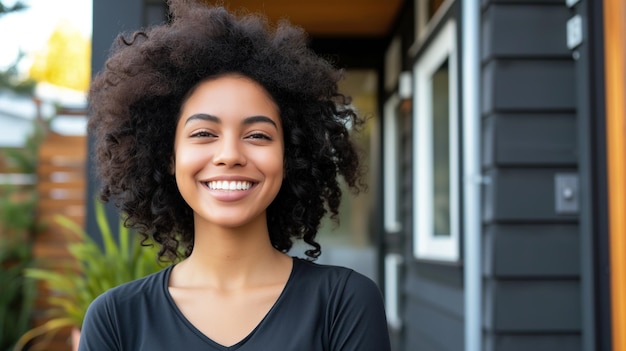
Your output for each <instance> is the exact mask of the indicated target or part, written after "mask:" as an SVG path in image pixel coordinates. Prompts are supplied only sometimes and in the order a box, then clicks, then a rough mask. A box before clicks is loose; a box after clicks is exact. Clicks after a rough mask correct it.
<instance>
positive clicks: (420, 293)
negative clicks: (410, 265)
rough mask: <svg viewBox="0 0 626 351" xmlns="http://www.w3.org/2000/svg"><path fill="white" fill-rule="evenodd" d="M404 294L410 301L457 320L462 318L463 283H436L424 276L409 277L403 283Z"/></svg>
mask: <svg viewBox="0 0 626 351" xmlns="http://www.w3.org/2000/svg"><path fill="white" fill-rule="evenodd" d="M404 290H405V293H406V294H407V295H409V296H410V297H411V298H412V299H416V300H420V301H423V303H424V304H428V305H431V306H432V307H433V308H435V309H437V310H439V311H441V313H446V314H449V315H452V316H456V317H457V318H459V319H460V318H463V313H464V311H463V283H462V281H457V282H454V283H452V284H450V281H447V282H446V281H441V280H440V281H436V280H433V279H429V278H428V277H426V276H417V275H409V276H408V277H407V279H406V281H405V289H404Z"/></svg>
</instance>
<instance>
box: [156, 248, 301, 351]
mask: <svg viewBox="0 0 626 351" xmlns="http://www.w3.org/2000/svg"><path fill="white" fill-rule="evenodd" d="M298 263H299V261H298V259H297V258H296V257H292V266H291V272H290V273H289V277H288V278H287V282H286V283H285V286H284V287H283V289H282V291H281V292H280V294H279V295H278V298H277V299H276V301H274V303H273V304H272V307H270V309H269V310H268V311H267V313H266V314H265V315H264V316H263V318H261V320H260V321H259V323H258V324H257V325H256V326H255V327H254V328H253V329H252V331H250V333H248V335H246V336H245V337H243V339H241V340H240V341H238V342H236V343H235V344H233V345H231V346H225V345H222V344H220V343H218V342H217V341H215V340H213V339H211V338H210V337H209V336H208V335H206V334H205V333H203V332H202V331H201V330H200V329H198V328H197V327H196V326H195V325H194V324H193V323H191V321H190V320H189V319H188V318H187V317H186V316H185V315H184V314H183V312H182V311H181V309H180V308H179V307H178V305H177V304H176V302H175V301H174V298H173V297H172V294H171V293H170V291H169V281H170V275H171V273H172V270H173V268H174V266H175V265H172V266H170V267H168V269H167V271H166V272H165V275H164V279H163V285H162V287H163V293H164V294H165V297H166V299H167V301H168V302H169V303H170V307H171V308H172V309H173V310H174V312H175V314H176V315H177V316H178V317H179V318H180V319H181V320H182V321H183V323H184V324H185V325H186V326H187V327H188V328H189V329H190V330H191V331H192V332H193V333H194V334H196V335H198V336H199V337H200V338H201V339H203V340H204V341H205V342H207V343H208V344H210V345H211V346H213V347H214V348H215V349H217V350H220V351H234V350H237V349H239V348H240V347H242V346H243V345H245V344H246V342H247V341H248V340H250V338H252V337H253V336H254V334H255V333H256V332H257V330H259V329H260V328H261V327H262V326H263V324H265V321H266V320H267V319H268V318H269V317H270V316H271V315H272V314H274V311H275V310H276V309H277V308H278V305H280V303H281V301H282V300H284V296H285V295H286V294H287V292H288V290H289V287H290V286H291V285H292V284H291V282H292V280H293V277H294V275H295V273H294V272H295V271H296V266H297V264H298Z"/></svg>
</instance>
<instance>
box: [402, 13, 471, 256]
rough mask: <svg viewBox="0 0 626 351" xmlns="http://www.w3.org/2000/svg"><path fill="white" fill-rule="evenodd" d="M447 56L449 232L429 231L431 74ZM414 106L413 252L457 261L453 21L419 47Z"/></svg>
mask: <svg viewBox="0 0 626 351" xmlns="http://www.w3.org/2000/svg"><path fill="white" fill-rule="evenodd" d="M446 59H447V60H448V74H449V76H448V77H449V78H448V79H449V83H448V89H449V90H448V91H449V104H450V105H449V115H448V118H449V143H450V144H449V152H450V154H449V160H450V170H449V171H450V192H449V196H450V198H449V203H450V233H446V234H449V235H443V236H442V235H439V236H436V235H434V234H433V231H434V213H433V208H432V203H433V184H434V182H433V179H432V173H433V160H432V154H433V140H432V139H433V136H432V106H431V105H432V83H431V78H432V76H433V74H434V73H435V72H436V71H437V70H438V69H439V67H441V64H442V63H443V62H445V60H446ZM413 70H414V75H413V76H414V90H413V91H414V97H415V98H414V110H413V155H414V157H415V163H414V171H413V189H414V190H413V201H414V203H413V211H414V215H413V218H414V221H413V223H414V224H413V253H414V256H415V258H417V259H424V260H434V261H446V262H458V261H459V256H460V243H459V241H460V221H461V218H460V189H459V187H460V186H459V177H460V176H459V169H460V163H459V162H460V157H459V136H460V133H459V120H458V83H459V82H458V79H459V74H458V72H457V71H458V70H457V42H456V23H455V21H454V20H449V21H448V22H447V23H446V24H445V25H444V26H443V27H442V28H441V30H440V31H439V32H438V33H437V34H436V36H435V37H434V39H433V41H432V42H431V43H430V44H429V45H428V47H427V48H425V50H424V51H423V54H422V55H421V56H420V57H419V58H418V60H417V62H416V64H415V66H414V69H413Z"/></svg>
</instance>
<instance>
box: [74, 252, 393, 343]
mask: <svg viewBox="0 0 626 351" xmlns="http://www.w3.org/2000/svg"><path fill="white" fill-rule="evenodd" d="M171 271H172V266H170V267H168V268H165V269H163V270H162V271H160V272H158V273H155V274H152V275H149V276H147V277H145V278H142V279H139V280H135V281H133V282H130V283H126V284H123V285H120V286H118V287H116V288H113V289H111V290H109V291H107V292H106V293H104V294H102V295H100V296H99V297H98V298H97V299H96V300H94V302H93V303H92V304H91V306H90V307H89V310H88V311H87V315H86V316H85V321H84V323H83V326H82V335H81V341H80V346H79V351H113V350H116V351H142V350H146V351H148V350H149V351H157V350H181V351H195V350H207V351H234V350H237V351H291V350H293V351H307V350H311V351H318V350H319V351H339V350H341V351H388V350H390V345H389V334H388V331H387V323H386V320H385V311H384V307H383V302H382V297H381V294H380V290H379V289H378V287H377V286H376V284H375V283H374V282H373V281H372V280H370V279H369V278H367V277H365V276H363V275H361V274H359V273H357V272H355V271H353V270H351V269H348V268H343V267H337V266H329V265H320V264H316V263H312V262H309V261H305V260H302V259H299V258H294V259H293V269H292V272H291V275H290V276H289V280H288V281H287V284H286V285H285V288H284V289H283V291H282V293H281V295H280V296H279V298H278V300H276V302H275V304H274V305H273V306H272V308H271V309H270V311H269V312H268V313H267V315H266V316H265V317H264V318H263V320H262V321H261V322H260V323H259V324H258V325H257V327H256V328H255V329H254V330H253V331H252V332H251V333H250V334H249V335H248V336H246V337H245V338H244V339H243V340H241V341H240V342H238V343H237V344H235V345H232V346H229V347H226V346H223V345H220V344H218V343H216V342H215V341H213V340H211V339H210V338H208V337H207V336H206V335H204V334H203V333H202V332H200V331H199V330H198V329H197V328H196V327H194V325H193V324H191V323H190V322H189V321H188V320H187V319H186V318H185V316H184V315H183V314H182V313H181V312H180V310H179V309H178V307H177V306H176V304H175V303H174V300H173V299H172V297H171V295H170V293H169V290H168V282H169V276H170V273H171Z"/></svg>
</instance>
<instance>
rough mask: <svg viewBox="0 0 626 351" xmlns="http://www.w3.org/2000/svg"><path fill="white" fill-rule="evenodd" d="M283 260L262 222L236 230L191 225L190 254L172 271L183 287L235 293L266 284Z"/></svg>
mask: <svg viewBox="0 0 626 351" xmlns="http://www.w3.org/2000/svg"><path fill="white" fill-rule="evenodd" d="M286 259H287V260H290V258H289V257H288V256H286V255H285V254H283V253H281V252H279V251H278V250H276V249H275V248H274V247H273V246H272V243H271V241H270V238H269V232H268V229H267V223H266V221H265V218H262V219H261V220H259V221H257V222H256V223H254V222H253V223H250V224H248V225H246V226H245V227H238V228H224V227H216V226H212V225H210V224H206V223H202V222H201V221H195V236H194V247H193V252H192V253H191V255H190V256H189V257H188V258H187V259H186V260H184V261H183V262H181V263H180V264H179V265H178V267H176V269H178V271H179V272H180V273H181V274H180V276H181V277H184V280H185V282H186V283H185V285H196V286H206V285H209V286H214V287H219V288H222V289H236V288H238V287H243V286H248V285H254V284H259V283H262V282H263V281H266V279H267V278H268V273H269V274H271V272H273V271H274V269H275V267H277V266H278V265H280V264H284V263H285V262H286Z"/></svg>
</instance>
